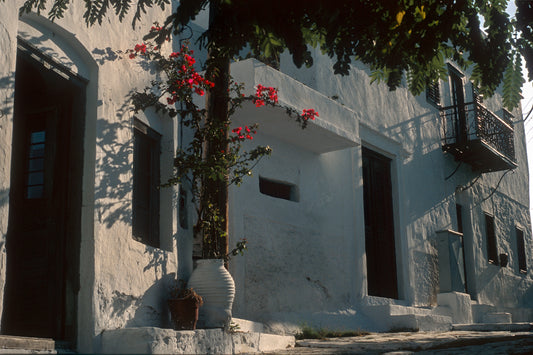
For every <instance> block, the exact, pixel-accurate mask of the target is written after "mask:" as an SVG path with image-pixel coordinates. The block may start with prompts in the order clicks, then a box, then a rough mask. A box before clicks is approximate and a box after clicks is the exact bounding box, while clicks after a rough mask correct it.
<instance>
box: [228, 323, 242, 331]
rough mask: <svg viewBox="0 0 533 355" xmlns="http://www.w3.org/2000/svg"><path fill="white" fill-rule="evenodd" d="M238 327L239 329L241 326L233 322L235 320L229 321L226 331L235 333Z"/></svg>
mask: <svg viewBox="0 0 533 355" xmlns="http://www.w3.org/2000/svg"><path fill="white" fill-rule="evenodd" d="M240 329H241V326H240V325H238V324H237V323H235V322H231V323H230V324H229V328H228V332H230V333H236V332H238V331H239V330H240Z"/></svg>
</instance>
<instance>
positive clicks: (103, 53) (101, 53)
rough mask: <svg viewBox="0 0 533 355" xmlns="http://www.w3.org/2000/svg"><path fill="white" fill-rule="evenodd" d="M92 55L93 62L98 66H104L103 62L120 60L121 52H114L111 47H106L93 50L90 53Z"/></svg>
mask: <svg viewBox="0 0 533 355" xmlns="http://www.w3.org/2000/svg"><path fill="white" fill-rule="evenodd" d="M91 53H92V54H93V58H94V60H95V61H96V62H97V63H98V64H100V65H104V64H105V62H113V61H115V60H117V59H120V58H121V54H122V52H121V51H114V50H113V49H111V47H106V48H103V49H100V48H95V49H93V50H92V52H91Z"/></svg>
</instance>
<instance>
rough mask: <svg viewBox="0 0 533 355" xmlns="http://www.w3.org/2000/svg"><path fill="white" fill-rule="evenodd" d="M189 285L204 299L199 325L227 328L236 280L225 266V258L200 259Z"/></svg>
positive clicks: (200, 326) (202, 326) (201, 326)
mask: <svg viewBox="0 0 533 355" xmlns="http://www.w3.org/2000/svg"><path fill="white" fill-rule="evenodd" d="M188 287H192V288H193V289H194V290H195V291H196V292H197V293H198V294H199V295H200V296H202V298H203V301H204V305H203V306H202V307H200V311H199V315H198V327H199V328H227V327H228V326H229V324H230V322H231V308H232V306H233V299H234V298H235V282H234V281H233V278H232V277H231V274H230V273H229V272H228V270H226V268H225V267H224V260H222V259H203V260H198V261H197V266H196V268H195V269H194V271H193V273H192V275H191V277H190V279H189V285H188Z"/></svg>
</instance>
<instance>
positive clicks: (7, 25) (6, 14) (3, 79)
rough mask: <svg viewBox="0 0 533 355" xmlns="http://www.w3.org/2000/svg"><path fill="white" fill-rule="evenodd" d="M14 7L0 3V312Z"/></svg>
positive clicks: (12, 88)
mask: <svg viewBox="0 0 533 355" xmlns="http://www.w3.org/2000/svg"><path fill="white" fill-rule="evenodd" d="M16 36H17V10H16V7H13V4H8V3H7V2H1V3H0V63H2V65H1V66H0V314H1V313H2V308H3V304H4V297H3V296H4V292H3V291H4V284H5V270H6V249H5V243H6V234H7V224H8V217H9V185H10V172H11V139H12V132H13V108H14V99H15V96H14V89H15V64H16V55H15V53H16V48H17V44H16V40H15V38H16Z"/></svg>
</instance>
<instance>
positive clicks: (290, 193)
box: [259, 176, 299, 202]
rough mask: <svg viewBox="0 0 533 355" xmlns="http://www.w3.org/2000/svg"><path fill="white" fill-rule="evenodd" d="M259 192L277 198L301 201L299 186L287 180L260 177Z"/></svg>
mask: <svg viewBox="0 0 533 355" xmlns="http://www.w3.org/2000/svg"><path fill="white" fill-rule="evenodd" d="M259 192H261V193H262V194H264V195H268V196H271V197H275V198H281V199H284V200H288V201H294V202H298V201H299V196H298V187H297V186H296V185H294V184H290V183H287V182H282V181H277V180H271V179H266V178H264V177H262V176H260V177H259Z"/></svg>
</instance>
